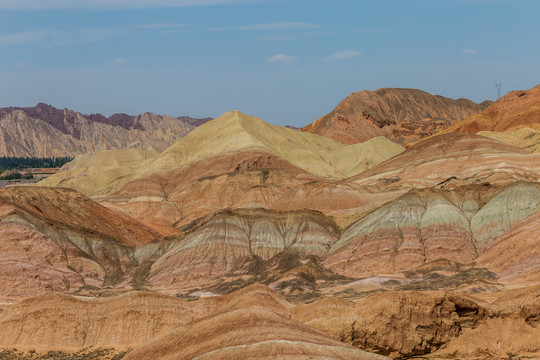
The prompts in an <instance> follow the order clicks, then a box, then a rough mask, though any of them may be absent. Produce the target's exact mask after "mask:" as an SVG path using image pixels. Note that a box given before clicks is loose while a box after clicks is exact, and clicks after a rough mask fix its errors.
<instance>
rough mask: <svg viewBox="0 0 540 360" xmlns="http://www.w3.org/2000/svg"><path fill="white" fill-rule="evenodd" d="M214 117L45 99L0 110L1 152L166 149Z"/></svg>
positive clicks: (65, 153)
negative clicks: (111, 109)
mask: <svg viewBox="0 0 540 360" xmlns="http://www.w3.org/2000/svg"><path fill="white" fill-rule="evenodd" d="M209 120H210V118H203V119H196V118H191V117H188V116H181V117H178V118H175V117H172V116H169V115H156V114H153V113H148V112H147V113H144V114H141V115H137V116H132V115H127V114H123V113H117V114H113V115H111V116H109V117H106V116H104V115H101V114H90V115H86V114H82V113H79V112H77V111H74V110H69V109H57V108H55V107H54V106H51V105H47V104H44V103H38V104H37V105H36V106H34V107H6V108H0V125H1V129H0V156H28V157H48V156H76V155H79V154H82V153H86V152H93V151H99V150H114V149H122V148H128V147H138V148H144V149H153V150H156V151H158V152H161V151H163V150H165V149H166V148H167V147H168V146H169V145H170V144H172V143H173V142H175V141H176V140H178V139H180V138H182V137H184V136H185V135H186V134H187V133H189V132H190V131H191V130H193V129H194V128H195V127H197V126H199V125H201V124H203V123H205V122H207V121H209Z"/></svg>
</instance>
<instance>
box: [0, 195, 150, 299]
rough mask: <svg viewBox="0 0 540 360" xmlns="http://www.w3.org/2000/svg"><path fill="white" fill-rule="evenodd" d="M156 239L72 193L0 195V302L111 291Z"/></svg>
mask: <svg viewBox="0 0 540 360" xmlns="http://www.w3.org/2000/svg"><path fill="white" fill-rule="evenodd" d="M159 236H160V235H159V234H158V233H156V232H154V231H152V230H150V229H149V228H147V227H145V226H143V225H141V224H140V223H138V222H137V221H135V220H133V219H131V218H129V217H127V216H125V215H123V214H118V213H116V212H114V211H112V210H109V209H107V208H105V207H103V206H101V205H99V204H97V203H95V202H93V201H92V200H90V199H88V198H87V197H86V196H84V195H81V194H79V193H77V192H75V191H72V190H66V189H53V188H43V187H9V188H3V189H0V247H1V248H2V252H1V254H0V259H1V261H0V274H1V277H2V279H3V280H2V282H0V299H2V300H4V301H13V300H19V299H21V298H25V297H28V296H35V295H37V294H40V293H41V292H43V291H46V290H49V291H50V290H53V291H60V292H67V293H70V292H77V291H80V290H84V289H86V290H88V289H95V288H99V287H102V286H112V285H115V284H116V283H118V282H119V281H121V280H122V278H123V277H124V275H125V274H126V273H127V272H129V271H130V270H131V269H133V268H135V266H136V265H137V262H136V261H135V259H134V257H133V251H134V247H133V246H137V245H142V244H145V243H148V242H150V241H152V240H153V239H155V238H157V237H159Z"/></svg>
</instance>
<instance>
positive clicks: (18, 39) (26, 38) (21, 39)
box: [0, 30, 47, 46]
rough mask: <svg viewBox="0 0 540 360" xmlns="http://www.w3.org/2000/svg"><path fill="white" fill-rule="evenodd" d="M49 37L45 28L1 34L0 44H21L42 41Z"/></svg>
mask: <svg viewBox="0 0 540 360" xmlns="http://www.w3.org/2000/svg"><path fill="white" fill-rule="evenodd" d="M46 37H47V35H46V32H45V31H44V30H35V31H24V32H18V33H11V34H0V46H10V45H20V44H28V43H34V42H38V41H41V40H43V39H45V38H46Z"/></svg>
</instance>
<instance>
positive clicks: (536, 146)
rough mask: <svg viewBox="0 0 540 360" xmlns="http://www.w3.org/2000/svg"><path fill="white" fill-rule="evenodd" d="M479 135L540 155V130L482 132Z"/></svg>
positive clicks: (523, 129) (522, 129)
mask: <svg viewBox="0 0 540 360" xmlns="http://www.w3.org/2000/svg"><path fill="white" fill-rule="evenodd" d="M477 135H481V136H485V137H488V138H492V139H495V140H497V141H500V142H502V143H505V144H508V145H512V146H515V147H517V148H521V149H525V150H527V151H530V152H532V153H540V130H535V129H531V128H521V129H516V130H509V131H501V132H496V131H480V132H479V133H477Z"/></svg>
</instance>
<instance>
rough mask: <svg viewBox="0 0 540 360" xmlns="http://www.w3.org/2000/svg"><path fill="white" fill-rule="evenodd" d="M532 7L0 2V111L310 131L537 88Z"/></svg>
mask: <svg viewBox="0 0 540 360" xmlns="http://www.w3.org/2000/svg"><path fill="white" fill-rule="evenodd" d="M538 14H540V1H537V0H444V1H443V0H378V1H375V0H371V1H364V0H251V1H250V0H243V1H242V0H176V1H173V0H154V1H151V0H96V1H89V0H87V1H82V0H0V106H33V105H35V104H36V103H37V102H46V103H50V104H52V105H54V106H56V107H60V108H64V107H67V108H71V109H75V110H78V111H81V112H84V113H95V112H100V113H103V114H105V115H110V114H112V113H115V112H125V113H128V114H139V113H142V112H145V111H151V112H155V113H159V114H170V115H175V116H180V115H190V116H198V117H201V116H212V117H216V116H219V115H220V114H221V113H223V112H226V111H228V110H232V109H238V110H240V111H243V112H245V113H248V114H251V115H256V116H259V117H261V118H262V119H264V120H266V121H268V122H271V123H274V124H277V125H285V124H291V125H296V126H302V125H306V124H308V123H310V122H312V121H314V120H315V119H317V118H318V117H320V116H322V115H324V114H326V113H328V112H329V111H331V110H332V109H333V108H334V107H335V106H336V105H337V104H338V103H339V102H340V101H341V100H342V99H343V98H344V97H346V96H347V95H349V94H350V93H351V92H355V91H361V90H364V89H368V90H375V89H378V88H381V87H410V88H418V89H422V90H425V91H428V92H431V93H433V94H439V95H443V96H447V97H451V98H459V97H465V98H469V99H471V100H473V101H477V102H480V101H483V100H485V99H491V100H494V99H495V97H496V89H495V87H494V85H495V83H498V82H501V83H502V84H503V88H502V91H503V93H504V92H507V91H510V90H514V89H527V88H531V87H533V86H535V85H537V84H538V83H540V25H539V23H538Z"/></svg>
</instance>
